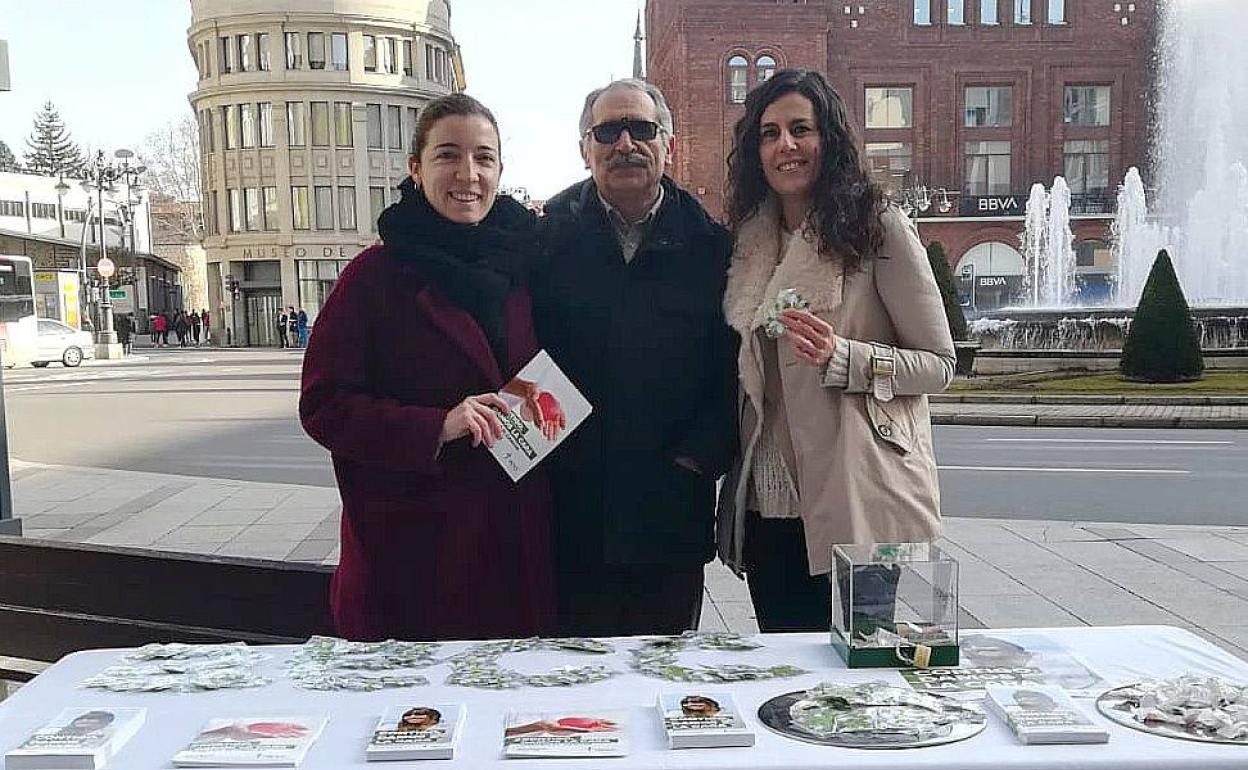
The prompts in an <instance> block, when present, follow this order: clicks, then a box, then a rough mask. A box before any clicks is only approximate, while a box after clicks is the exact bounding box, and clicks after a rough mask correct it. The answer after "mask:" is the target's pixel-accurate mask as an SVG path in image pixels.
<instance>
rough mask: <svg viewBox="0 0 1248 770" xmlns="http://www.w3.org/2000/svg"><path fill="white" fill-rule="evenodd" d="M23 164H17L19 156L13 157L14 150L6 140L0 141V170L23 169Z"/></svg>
mask: <svg viewBox="0 0 1248 770" xmlns="http://www.w3.org/2000/svg"><path fill="white" fill-rule="evenodd" d="M21 170H22V169H21V166H19V165H18V164H17V158H15V157H13V151H12V150H10V149H9V146H8V145H7V144H5V143H4V142H0V171H21Z"/></svg>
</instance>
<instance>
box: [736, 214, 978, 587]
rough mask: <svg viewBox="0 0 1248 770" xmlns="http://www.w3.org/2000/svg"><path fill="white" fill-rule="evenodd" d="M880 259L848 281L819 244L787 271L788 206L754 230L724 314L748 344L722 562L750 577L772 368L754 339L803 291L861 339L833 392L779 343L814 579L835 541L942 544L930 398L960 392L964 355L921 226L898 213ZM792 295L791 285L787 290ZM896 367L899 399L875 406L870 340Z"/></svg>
mask: <svg viewBox="0 0 1248 770" xmlns="http://www.w3.org/2000/svg"><path fill="white" fill-rule="evenodd" d="M883 220H884V226H885V239H884V245H883V248H882V250H881V252H880V253H879V254H878V255H877V256H876V257H875V258H874V259H870V260H867V261H866V262H865V263H864V266H863V269H861V270H859V271H857V272H853V273H849V274H845V272H844V271H843V270H842V268H841V266H840V264H839V263H838V262H837V261H836V260H824V259H821V258H820V257H819V254H818V253H817V243H813V242H811V241H810V239H808V240H807V241H806V242H804V245H805V246H806V248H799V249H795V250H792V251H790V255H789V257H787V258H786V259H785V263H784V264H783V265H781V266H779V267H777V264H776V263H777V261H778V259H779V252H780V247H781V237H780V234H781V232H782V229H781V227H780V220H779V207H778V205H777V204H776V202H775V200H774V199H773V200H770V201H769V202H767V203H765V204H764V205H763V207H762V208H761V209H760V211H759V213H758V214H757V215H755V216H754V217H753V218H752V219H751V220H749V221H747V222H745V223H744V224H743V225H742V226H741V228H740V232H739V233H738V235H737V242H736V246H735V249H734V251H733V256H732V264H731V266H730V268H729V272H728V286H727V290H726V292H725V295H724V313H725V316H726V318H727V319H728V322H729V324H731V325H732V327H733V328H734V329H736V330H737V332H738V333H739V334H740V335H741V349H740V354H739V358H738V363H739V368H740V380H741V388H740V395H739V409H740V412H739V416H740V425H741V451H740V454H739V455H738V457H737V461H736V464H735V466H734V467H733V469H732V470H731V471H730V472H729V474H728V476H727V478H726V479H725V481H724V484H723V487H722V489H721V493H720V501H719V512H718V548H719V555H720V558H721V559H722V560H723V562H724V563H725V564H727V565H728V566H729V567H731V568H732V569H733V570H734V571H736V572H737V573H738V574H740V573H741V571H742V569H743V564H742V551H743V540H744V532H745V513H746V511H745V501H746V492H747V485H748V483H749V473H748V469H749V468H750V467H751V463H752V461H753V454H754V450H755V447H756V446H757V444H758V439H759V436H760V435H761V433H762V424H761V420H760V419H759V415H761V414H762V413H763V409H762V404H763V388H764V382H763V364H762V357H761V352H760V350H759V342H758V339H757V336H756V334H755V330H756V329H757V328H758V327H759V326H760V325H761V324H762V323H763V314H762V313H761V312H760V310H759V308H760V305H761V304H762V303H763V301H764V299H766V301H767V304H768V305H770V304H771V303H772V302H774V301H775V297H776V294H777V292H778V291H779V290H780V289H785V288H796V289H797V290H798V292H799V293H800V294H801V295H802V296H803V297H805V298H806V299H807V300H808V301H809V302H810V303H811V312H813V313H814V314H815V315H817V316H819V317H820V318H822V319H823V320H825V321H827V322H828V323H830V324H831V325H832V327H833V328H834V329H835V330H836V334H837V335H839V336H841V337H844V338H845V339H847V340H848V341H849V347H850V359H849V386H848V387H847V388H844V389H841V388H836V387H826V386H825V385H824V384H823V381H822V379H823V371H822V370H821V369H819V368H816V367H814V366H811V365H809V364H806V363H804V362H802V361H801V360H800V359H798V358H797V356H796V355H795V354H794V352H793V347H792V346H791V345H789V344H787V343H785V342H784V341H783V340H782V341H781V344H780V345H779V356H780V372H781V383H782V387H783V389H784V400H785V405H786V407H787V419H788V426H789V431H790V434H791V436H792V439H793V449H794V454H795V456H796V463H797V467H796V468H789V469H788V470H789V473H790V474H791V477H792V478H793V479H795V480H796V482H797V485H798V490H799V491H800V495H801V502H800V506H799V507H800V514H801V518H802V523H803V526H804V529H805V533H806V555H807V560H808V562H809V567H810V574H812V575H819V574H824V573H827V572H829V571H830V569H831V561H832V546H833V545H834V544H836V543H887V542H921V541H928V540H933V539H935V538H937V537H939V535H940V490H939V487H938V485H937V481H936V460H935V456H934V453H933V451H932V427H931V417H930V414H929V412H928V405H927V396H926V395H925V394H927V393H935V392H939V391H941V390H944V389H945V388H946V387H948V385H949V383H950V382H952V381H953V373H954V362H955V355H954V347H953V340H952V338H951V337H950V335H949V326H948V323H947V322H946V320H945V314H944V307H943V305H942V302H941V298H940V290H939V289H938V288H937V286H936V280H935V278H934V277H933V276H932V270H931V266H930V265H929V264H928V261H927V254H926V252H925V251H924V249H923V245H922V244H921V243H920V242H919V237H918V233H917V232H916V231H915V228H914V225H913V224H912V223H911V222H910V220H909V219H908V218H907V217H905V216H904V215H902V214H901V213H900V212H898V211H897V210H896V209H890V210H889V211H888V212H886V213H885V214H884V217H883ZM782 284H783V285H782ZM873 342H874V343H877V344H882V345H886V346H889V347H891V348H892V349H893V351H894V355H895V359H896V375H895V377H894V378H893V389H894V393H895V396H894V398H893V399H892V400H890V401H883V400H880V399H877V398H876V397H875V395H873V388H874V384H875V383H874V381H873V379H872V365H871V359H872V354H873V352H874V351H875V350H876V349H875V348H874V347H873V345H872V344H871V343H873Z"/></svg>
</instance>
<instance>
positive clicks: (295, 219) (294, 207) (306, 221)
mask: <svg viewBox="0 0 1248 770" xmlns="http://www.w3.org/2000/svg"><path fill="white" fill-rule="evenodd" d="M290 214H291V217H290V218H291V226H292V227H294V228H295V229H296V230H307V229H309V228H310V227H311V226H312V220H311V213H310V212H309V210H308V188H307V187H302V186H299V187H292V188H290Z"/></svg>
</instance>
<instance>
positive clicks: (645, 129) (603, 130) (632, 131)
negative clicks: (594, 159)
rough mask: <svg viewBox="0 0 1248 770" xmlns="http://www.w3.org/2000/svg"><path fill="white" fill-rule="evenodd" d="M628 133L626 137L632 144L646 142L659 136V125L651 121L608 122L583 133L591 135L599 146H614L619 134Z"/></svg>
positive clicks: (624, 119)
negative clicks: (630, 139) (631, 139)
mask: <svg viewBox="0 0 1248 770" xmlns="http://www.w3.org/2000/svg"><path fill="white" fill-rule="evenodd" d="M625 131H628V135H629V136H631V137H632V138H633V141H634V142H648V141H650V140H651V139H653V138H655V137H656V136H658V135H659V124H658V123H655V122H654V121H652V120H629V119H628V118H623V119H622V120H608V121H607V122H606V123H599V124H598V125H596V126H594V127H593V128H591V129H589V130H588V131H586V132H585V133H587V134H593V135H594V141H596V142H599V143H600V144H615V143H616V142H618V141H619V140H620V134H622V133H624V132H625Z"/></svg>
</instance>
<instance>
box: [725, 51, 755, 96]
mask: <svg viewBox="0 0 1248 770" xmlns="http://www.w3.org/2000/svg"><path fill="white" fill-rule="evenodd" d="M749 72H750V63H749V61H748V60H746V58H745V57H744V56H740V55H737V56H733V57H732V58H731V59H729V60H728V101H730V102H732V103H733V104H744V103H745V93H746V91H748V90H749V89H750V76H749Z"/></svg>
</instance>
